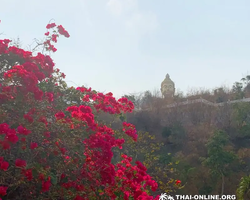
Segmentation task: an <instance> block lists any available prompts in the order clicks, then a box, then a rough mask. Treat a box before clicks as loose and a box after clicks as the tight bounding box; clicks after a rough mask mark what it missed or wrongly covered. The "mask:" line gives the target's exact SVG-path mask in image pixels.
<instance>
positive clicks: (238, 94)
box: [232, 82, 244, 99]
mask: <svg viewBox="0 0 250 200" xmlns="http://www.w3.org/2000/svg"><path fill="white" fill-rule="evenodd" d="M232 91H233V93H234V94H235V99H242V98H243V97H244V91H243V83H241V82H235V83H234V85H233V88H232Z"/></svg>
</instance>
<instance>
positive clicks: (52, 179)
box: [51, 174, 57, 185]
mask: <svg viewBox="0 0 250 200" xmlns="http://www.w3.org/2000/svg"><path fill="white" fill-rule="evenodd" d="M51 183H52V184H53V185H56V184H57V177H56V175H54V174H52V175H51Z"/></svg>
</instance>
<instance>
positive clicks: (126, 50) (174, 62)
mask: <svg viewBox="0 0 250 200" xmlns="http://www.w3.org/2000/svg"><path fill="white" fill-rule="evenodd" d="M0 5H1V8H2V9H1V12H0V19H1V20H2V23H1V24H0V32H3V33H4V34H3V35H0V38H3V37H4V38H17V37H18V36H19V37H20V39H21V41H22V43H23V46H24V47H25V46H26V45H27V44H31V43H32V42H33V38H42V37H43V33H44V32H45V31H46V30H45V26H46V24H47V23H48V22H49V21H50V20H51V19H55V22H56V23H57V24H62V25H63V26H64V27H65V28H66V29H67V30H68V31H69V33H70V35H71V37H70V38H68V39H66V38H59V43H58V44H56V47H57V48H58V51H57V52H56V53H55V54H53V55H52V58H53V59H54V61H55V63H56V64H57V67H58V68H60V69H61V70H62V71H63V72H65V74H66V80H67V81H73V82H74V83H76V84H77V85H83V84H84V85H87V86H89V87H92V88H93V89H96V90H99V91H103V92H109V91H111V92H113V93H114V95H115V96H120V95H123V94H127V93H134V92H142V91H145V90H153V89H155V88H157V89H159V88H160V84H161V81H162V80H163V79H164V78H165V75H166V74H167V73H169V74H170V77H171V78H172V80H173V81H174V82H175V84H176V89H180V90H182V91H188V90H189V89H190V88H200V87H203V88H214V87H216V86H220V85H222V84H224V85H229V86H231V85H232V84H233V83H234V82H235V81H237V80H240V79H241V78H242V77H243V76H245V75H246V74H247V73H248V72H249V67H250V55H249V54H250V0H154V1H152V0H72V1H65V0H60V1H59V0H52V1H49V0H43V1H39V0H22V1H20V0H1V4H0ZM68 83H69V84H71V85H75V84H73V83H71V82H68Z"/></svg>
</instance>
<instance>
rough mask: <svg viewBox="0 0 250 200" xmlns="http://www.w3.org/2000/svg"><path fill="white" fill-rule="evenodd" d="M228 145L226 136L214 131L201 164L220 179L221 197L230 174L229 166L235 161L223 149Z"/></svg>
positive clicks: (232, 154)
mask: <svg viewBox="0 0 250 200" xmlns="http://www.w3.org/2000/svg"><path fill="white" fill-rule="evenodd" d="M228 144H229V139H228V136H227V134H226V133H225V132H223V131H216V132H215V133H214V135H213V136H212V138H211V139H210V140H209V142H208V143H207V151H208V156H207V158H205V159H204V160H203V164H204V165H205V166H206V167H208V168H210V170H211V171H210V172H211V173H212V174H214V175H217V176H220V177H221V195H223V194H224V187H225V177H226V176H228V175H229V173H230V171H231V170H230V167H231V164H232V163H233V162H234V161H235V160H236V159H237V157H236V155H235V154H234V153H233V152H230V151H227V150H226V149H225V147H226V146H227V145H228Z"/></svg>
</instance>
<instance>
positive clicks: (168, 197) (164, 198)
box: [159, 193, 174, 200]
mask: <svg viewBox="0 0 250 200" xmlns="http://www.w3.org/2000/svg"><path fill="white" fill-rule="evenodd" d="M159 200H174V197H172V196H171V195H167V194H166V193H162V194H161V196H160V198H159Z"/></svg>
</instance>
